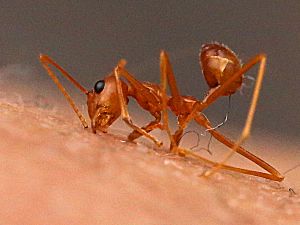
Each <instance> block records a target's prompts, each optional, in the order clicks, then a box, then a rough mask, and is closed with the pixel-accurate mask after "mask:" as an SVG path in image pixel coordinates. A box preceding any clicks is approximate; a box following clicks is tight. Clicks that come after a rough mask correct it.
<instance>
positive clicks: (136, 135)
mask: <svg viewBox="0 0 300 225" xmlns="http://www.w3.org/2000/svg"><path fill="white" fill-rule="evenodd" d="M154 117H155V120H153V121H151V122H150V123H149V124H147V125H146V126H144V127H142V129H143V130H145V131H146V132H147V133H149V132H151V131H152V130H154V129H157V128H158V129H163V127H162V125H161V124H160V121H161V114H160V112H159V113H156V114H155V115H154ZM140 136H142V134H141V133H140V132H138V131H136V130H134V131H132V132H131V133H130V134H129V135H128V140H129V141H134V140H135V139H137V138H139V137H140Z"/></svg>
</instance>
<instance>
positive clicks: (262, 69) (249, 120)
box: [205, 55, 266, 176]
mask: <svg viewBox="0 0 300 225" xmlns="http://www.w3.org/2000/svg"><path fill="white" fill-rule="evenodd" d="M257 62H260V65H259V69H258V75H257V81H256V84H255V88H254V91H253V96H252V100H251V104H250V108H249V111H248V115H247V119H246V123H245V126H244V129H243V131H242V134H241V135H240V137H239V138H238V140H237V141H236V142H235V144H234V146H233V148H232V149H231V151H230V152H229V153H228V154H227V155H226V156H225V158H224V159H223V160H222V161H221V162H220V164H219V165H217V166H214V167H213V168H212V169H211V170H210V171H208V172H207V173H206V174H205V176H210V175H212V174H214V173H215V172H216V171H217V170H218V169H220V168H221V167H222V165H223V164H225V163H226V162H227V161H228V160H229V159H230V158H231V157H232V156H233V155H234V153H235V152H236V151H237V149H238V147H239V146H240V145H241V144H242V143H243V142H244V141H245V140H246V139H247V138H248V137H249V135H250V131H251V127H252V122H253V118H254V114H255V110H256V105H257V102H258V97H259V93H260V90H261V86H262V81H263V77H264V72H265V67H266V56H264V55H261V56H260V57H258V58H257Z"/></svg>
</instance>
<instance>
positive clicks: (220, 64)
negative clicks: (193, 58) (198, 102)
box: [200, 43, 243, 95]
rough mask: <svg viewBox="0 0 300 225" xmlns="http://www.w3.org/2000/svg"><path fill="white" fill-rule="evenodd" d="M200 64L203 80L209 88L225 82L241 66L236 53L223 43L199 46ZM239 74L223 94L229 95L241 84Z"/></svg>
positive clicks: (241, 78)
mask: <svg viewBox="0 0 300 225" xmlns="http://www.w3.org/2000/svg"><path fill="white" fill-rule="evenodd" d="M200 64H201V66H202V72H203V75H204V77H205V80H206V82H207V84H208V86H209V87H210V88H215V87H217V86H219V85H221V84H223V83H225V82H226V81H227V80H228V79H229V78H230V77H231V76H232V75H233V74H235V73H236V72H237V71H239V70H240V69H241V67H242V65H241V62H240V61H239V59H238V57H237V56H236V54H235V53H234V52H233V51H232V50H231V49H230V48H228V47H226V46H225V45H222V44H219V43H211V44H205V45H203V46H202V48H201V53H200ZM242 81H243V77H242V76H241V77H240V78H239V79H237V80H236V81H235V82H233V83H232V84H231V86H230V88H229V89H228V91H227V92H226V93H225V94H224V95H231V94H233V93H235V92H236V91H237V89H239V88H240V86H241V85H242Z"/></svg>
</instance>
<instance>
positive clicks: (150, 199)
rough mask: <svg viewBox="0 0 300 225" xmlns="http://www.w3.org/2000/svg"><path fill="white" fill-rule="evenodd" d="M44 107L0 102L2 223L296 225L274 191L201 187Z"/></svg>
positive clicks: (185, 170) (243, 183) (231, 180)
mask: <svg viewBox="0 0 300 225" xmlns="http://www.w3.org/2000/svg"><path fill="white" fill-rule="evenodd" d="M42 106H43V105H42ZM44 108H45V107H41V106H39V105H37V104H36V103H34V102H31V103H30V104H29V103H25V104H19V103H18V104H16V103H15V102H11V101H7V100H3V99H2V100H1V101H0V113H1V117H0V135H1V137H2V138H1V140H0V145H1V149H0V161H1V167H0V176H1V180H2V182H1V185H0V198H1V199H2V200H1V204H0V208H1V210H0V222H1V224H295V223H296V222H297V221H299V220H300V214H299V212H300V199H299V197H298V195H294V194H291V192H289V191H288V187H286V186H284V184H282V183H280V184H279V183H277V182H272V181H268V180H265V179H262V178H255V177H251V176H244V175H240V174H237V173H230V172H221V173H217V174H216V175H215V176H213V177H212V178H210V179H209V180H206V179H200V178H199V177H198V175H199V174H201V173H203V172H204V170H206V169H207V167H205V166H204V165H203V164H201V163H198V162H194V161H193V160H189V159H183V158H181V157H179V156H175V155H172V154H166V152H165V151H166V149H161V150H155V149H153V148H152V147H151V148H149V147H147V146H145V145H143V144H132V143H127V142H122V141H121V140H125V139H126V137H125V136H119V135H118V130H112V131H111V132H110V134H97V135H95V134H93V133H92V130H91V129H87V130H84V129H83V128H81V125H80V124H79V121H78V119H77V118H76V117H75V116H74V115H73V114H70V115H69V116H67V115H65V114H64V113H62V112H61V111H59V112H60V113H57V112H53V111H51V110H49V109H44ZM70 113H71V112H70ZM71 115H72V116H71ZM268 145H270V144H269V143H268ZM215 150H216V149H214V151H215ZM295 191H296V192H297V189H296V190H295ZM158 202H159V204H158ZM204 203H205V204H204Z"/></svg>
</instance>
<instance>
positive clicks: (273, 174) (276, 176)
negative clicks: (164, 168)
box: [194, 114, 284, 181]
mask: <svg viewBox="0 0 300 225" xmlns="http://www.w3.org/2000/svg"><path fill="white" fill-rule="evenodd" d="M194 120H195V121H196V122H197V123H198V124H199V125H201V126H203V127H204V128H206V129H207V130H208V131H209V132H210V134H211V135H212V136H213V137H214V138H215V139H217V140H218V141H220V142H221V143H223V144H224V145H226V146H227V147H229V148H230V149H234V148H236V150H235V151H236V152H237V153H239V154H240V155H242V156H244V157H245V158H247V159H249V160H250V161H252V162H254V163H255V164H256V165H258V166H259V167H261V168H263V169H264V170H266V171H267V172H269V173H270V174H267V177H266V176H265V175H263V176H261V175H262V173H259V174H260V175H259V176H261V177H264V178H268V179H271V180H276V181H282V180H283V179H284V177H283V176H282V175H281V174H280V173H279V172H278V171H277V170H276V169H275V168H274V167H272V166H271V165H269V164H268V163H267V162H265V161H264V160H262V159H260V158H259V157H257V156H256V155H253V154H252V153H251V152H248V151H247V150H246V149H244V148H243V147H241V146H240V145H236V143H234V142H233V141H231V140H230V139H228V138H227V137H225V136H223V135H222V134H221V133H219V132H218V131H217V130H214V129H211V128H212V127H211V124H210V122H209V121H208V119H207V118H206V117H205V116H203V115H201V114H200V115H199V114H198V115H197V116H195V118H194ZM213 166H214V167H217V166H220V168H219V169H226V167H227V166H225V165H224V163H222V164H220V163H215V165H213ZM224 166H225V167H224ZM248 171H249V170H248ZM237 172H240V171H237ZM242 173H245V172H242ZM245 174H249V175H255V174H253V173H252V171H251V172H250V173H245ZM263 174H265V173H263ZM204 176H207V174H204ZM255 176H257V175H255Z"/></svg>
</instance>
